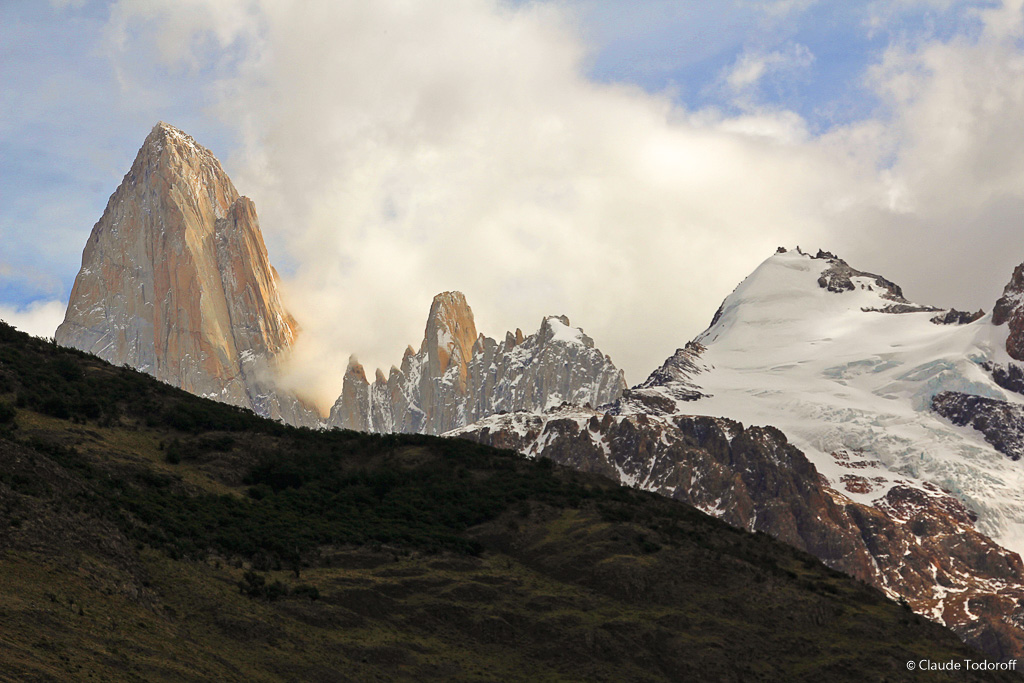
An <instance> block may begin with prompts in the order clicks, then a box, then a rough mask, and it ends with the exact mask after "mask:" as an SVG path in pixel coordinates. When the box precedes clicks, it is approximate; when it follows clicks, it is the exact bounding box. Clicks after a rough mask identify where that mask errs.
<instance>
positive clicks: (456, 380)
mask: <svg viewBox="0 0 1024 683" xmlns="http://www.w3.org/2000/svg"><path fill="white" fill-rule="evenodd" d="M625 388H626V381H625V379H624V377H623V374H622V371H621V370H619V369H618V368H616V367H615V365H614V364H613V363H612V361H611V358H609V357H608V356H606V355H605V354H603V353H601V351H600V350H598V349H597V348H595V346H594V340H592V339H591V338H590V337H588V336H587V335H585V334H584V333H583V330H581V329H579V328H574V327H570V325H569V318H567V317H566V316H564V315H563V316H548V317H546V318H544V319H543V320H542V321H541V325H540V329H539V330H538V331H537V332H536V333H535V334H532V335H530V336H529V337H524V336H523V333H522V331H521V330H518V329H517V330H516V331H515V333H512V332H508V333H506V335H505V340H504V341H503V342H498V341H497V340H495V339H491V338H490V337H487V336H484V335H483V334H478V333H477V330H476V323H475V322H474V321H473V311H472V310H471V309H470V308H469V304H467V303H466V297H465V296H463V294H462V292H442V293H441V294H438V295H437V296H435V297H434V300H433V302H432V303H431V305H430V314H429V315H428V316H427V325H426V329H425V330H424V333H423V342H422V343H421V344H420V350H419V352H415V351H413V349H412V347H409V348H408V349H407V350H406V352H405V356H404V358H403V359H402V365H401V367H400V368H399V367H392V368H391V373H390V375H389V376H388V378H387V379H386V380H385V379H384V375H383V373H381V372H380V371H379V370H378V371H377V375H376V380H375V381H374V383H373V384H372V385H370V384H369V383H368V381H367V379H366V373H365V372H364V371H363V368H362V366H360V365H359V364H358V363H356V362H355V360H354V359H353V360H351V361H350V362H349V366H348V370H347V371H346V373H345V384H344V388H343V389H342V392H341V396H340V397H339V398H338V401H337V402H336V403H335V405H334V408H333V409H332V410H331V416H330V420H329V422H328V424H329V425H331V426H335V427H342V428H346V429H357V430H360V431H371V432H409V433H425V434H442V433H444V432H446V431H449V430H451V429H456V428H458V427H463V426H465V425H466V424H468V423H470V422H473V421H475V420H479V419H481V418H483V417H486V416H488V415H493V414H494V413H498V412H503V411H515V410H526V411H532V412H541V411H544V410H546V409H549V408H552V407H554V406H558V405H561V404H562V403H563V402H567V403H573V404H577V405H584V404H587V403H589V404H590V405H593V406H597V405H601V404H604V403H610V402H612V401H614V400H615V399H617V398H618V397H619V396H620V395H621V394H622V390H623V389H625Z"/></svg>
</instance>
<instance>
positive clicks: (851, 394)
mask: <svg viewBox="0 0 1024 683" xmlns="http://www.w3.org/2000/svg"><path fill="white" fill-rule="evenodd" d="M947 316H948V313H947V312H946V311H937V310H936V309H934V308H930V307H927V306H920V305H917V304H912V303H910V302H908V301H906V299H904V298H903V296H902V292H901V291H900V290H899V288H898V287H897V286H896V285H894V284H893V283H891V282H889V281H888V280H885V279H884V278H881V277H880V276H877V275H873V274H870V273H864V272H861V271H857V270H854V269H853V268H851V267H850V266H848V265H847V264H846V263H845V262H843V261H842V260H840V259H837V258H835V257H833V256H832V255H831V254H826V253H819V255H818V256H817V257H811V256H810V255H808V254H803V253H801V252H799V251H791V252H786V253H778V254H776V255H774V256H773V257H771V258H769V259H768V260H767V261H765V262H764V263H763V264H761V266H759V267H758V268H757V269H756V270H755V271H754V272H753V273H752V274H751V275H750V276H749V277H748V278H747V279H746V280H744V281H743V282H742V283H741V284H740V285H739V286H738V287H737V288H736V290H735V291H734V292H733V293H732V294H731V295H730V296H729V297H728V298H726V300H725V301H724V302H723V303H722V306H721V308H720V309H719V312H718V313H717V314H716V316H715V320H714V322H713V323H712V325H711V326H710V327H709V328H708V329H707V330H706V331H705V332H704V333H703V334H701V335H700V336H698V337H697V338H696V340H695V345H694V346H693V347H691V348H692V349H694V350H695V351H694V353H692V356H693V358H692V360H691V363H692V364H693V367H692V368H687V369H685V370H684V371H682V372H680V373H679V376H678V377H674V378H668V379H666V380H660V379H658V378H657V377H652V379H650V380H648V382H645V383H644V385H641V388H638V393H639V394H640V395H646V396H647V397H648V400H647V402H646V404H649V403H650V397H652V396H657V397H661V398H663V399H665V400H672V401H673V402H674V406H673V407H672V408H671V409H670V412H684V413H688V414H698V415H715V416H727V417H730V418H732V419H736V420H739V421H741V422H744V423H746V424H769V425H773V426H775V427H778V428H779V429H781V430H782V431H783V432H784V433H785V434H786V436H787V437H788V438H789V440H790V441H791V442H792V443H793V444H794V445H796V446H797V447H798V448H800V449H801V450H802V451H803V452H804V453H805V454H806V455H807V457H808V458H809V459H810V460H811V462H813V463H814V465H815V467H816V468H817V470H818V471H819V472H820V473H822V474H823V475H825V477H827V478H828V480H829V483H830V484H831V485H832V486H834V487H835V488H837V489H839V490H842V491H843V492H844V493H845V494H846V495H847V496H849V497H850V498H852V499H854V500H856V501H858V502H861V503H865V504H873V503H874V502H875V501H878V500H880V499H883V498H884V496H885V494H886V493H887V492H888V491H889V490H890V489H891V488H892V487H893V486H895V485H897V484H898V483H900V482H910V483H912V484H914V485H921V484H923V482H930V483H932V484H934V485H937V486H939V487H941V488H943V489H946V490H948V491H951V492H952V493H953V494H954V495H955V496H956V497H957V498H959V499H960V500H961V501H962V502H963V503H964V504H965V505H966V506H967V507H968V508H970V509H971V510H973V511H974V512H975V513H977V515H978V528H979V529H980V530H981V531H983V532H984V533H986V534H988V535H990V536H992V537H993V538H994V539H996V540H997V541H998V542H1000V543H1001V544H1002V545H1004V546H1006V547H1008V548H1011V549H1012V550H1015V551H1017V552H1022V551H1024V467H1021V465H1020V464H1019V463H1016V462H1014V461H1013V460H1011V459H1010V458H1008V457H1007V456H1006V455H1005V454H1003V453H1000V452H999V451H997V450H996V449H995V448H994V447H993V446H992V445H991V444H989V443H987V442H986V440H985V437H984V435H983V434H982V433H981V432H979V431H977V430H974V429H970V428H965V427H958V426H956V425H954V424H952V423H951V422H950V421H949V420H948V419H946V418H944V417H942V416H941V415H940V414H938V413H937V412H935V411H934V410H933V409H932V403H933V398H934V397H935V396H936V395H938V394H940V393H942V392H957V393H960V394H968V395H974V396H981V397H986V398H990V399H996V400H999V401H1004V402H1009V403H1013V404H1024V396H1021V395H1020V394H1017V393H1015V392H1013V391H1009V390H1007V389H1005V388H1003V387H1001V386H999V384H998V383H997V382H996V381H995V379H994V378H993V376H992V373H991V372H990V371H989V370H988V369H986V368H987V367H993V366H1001V367H1007V366H1008V365H1009V364H1010V363H1012V359H1011V358H1010V357H1009V355H1008V354H1007V352H1006V341H1007V334H1008V329H1009V328H1008V327H1007V326H997V325H994V324H993V323H992V316H990V315H980V316H979V315H978V314H974V315H973V316H966V318H965V317H963V316H961V319H970V318H972V317H973V318H974V319H973V320H972V321H970V322H966V323H965V324H957V323H953V324H947V323H945V322H943V321H944V320H945V319H946V317H947ZM954 317H955V316H954ZM677 355H678V354H677ZM656 375H657V373H656ZM681 388H685V389H686V390H687V391H696V392H699V393H700V396H699V397H697V400H684V399H680V398H679V391H680V389H681ZM631 393H632V392H631ZM646 404H645V405H646ZM851 464H856V465H857V466H856V467H851Z"/></svg>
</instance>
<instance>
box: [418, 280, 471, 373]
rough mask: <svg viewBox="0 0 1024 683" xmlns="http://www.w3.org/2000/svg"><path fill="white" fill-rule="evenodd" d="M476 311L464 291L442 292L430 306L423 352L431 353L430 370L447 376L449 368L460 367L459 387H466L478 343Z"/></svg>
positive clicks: (429, 356) (424, 334)
mask: <svg viewBox="0 0 1024 683" xmlns="http://www.w3.org/2000/svg"><path fill="white" fill-rule="evenodd" d="M476 337H477V332H476V322H475V321H474V320H473V311H472V309H470V307H469V304H468V303H466V297H465V295H463V294H462V292H457V291H451V292H441V293H440V294H438V295H436V296H435V297H434V300H433V301H432V302H431V304H430V314H429V315H428V316H427V326H426V329H425V330H424V333H423V344H422V346H421V347H420V348H421V350H424V351H426V352H427V358H428V363H429V365H430V369H431V371H433V372H436V373H438V374H443V373H444V372H445V371H446V370H447V369H448V368H449V367H451V366H456V367H458V368H459V386H460V388H461V389H462V390H463V391H464V390H465V386H466V363H468V362H469V359H470V358H472V356H473V344H474V343H475V342H476Z"/></svg>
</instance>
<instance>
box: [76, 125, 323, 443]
mask: <svg viewBox="0 0 1024 683" xmlns="http://www.w3.org/2000/svg"><path fill="white" fill-rule="evenodd" d="M277 282H278V277H277V273H276V271H275V270H274V269H273V267H272V266H271V265H270V261H269V259H268V257H267V249H266V246H265V245H264V242H263V236H262V234H261V233H260V228H259V221H258V219H257V216H256V209H255V207H254V205H253V203H252V201H251V200H249V199H248V198H246V197H241V196H239V194H238V192H237V190H236V189H235V187H234V185H233V184H232V183H231V180H230V179H229V178H228V176H227V174H226V173H225V172H224V170H223V169H222V168H221V165H220V162H218V161H217V159H216V157H214V155H213V154H212V153H211V152H210V150H208V149H206V148H205V147H202V146H201V145H199V144H197V143H196V142H195V140H193V139H192V138H191V137H190V136H188V135H186V134H185V133H183V132H182V131H180V130H178V129H177V128H174V127H173V126H169V125H167V124H165V123H162V122H161V123H158V124H157V125H156V126H155V127H154V128H153V130H152V132H150V134H149V136H148V137H147V138H146V141H145V143H144V144H143V145H142V148H141V149H140V150H139V153H138V155H137V156H136V158H135V161H134V163H133V164H132V168H131V170H130V171H129V172H128V174H127V175H125V177H124V180H122V182H121V184H120V186H119V187H118V188H117V190H116V191H115V192H114V194H113V195H112V196H111V198H110V200H109V202H108V203H107V207H106V210H105V211H104V212H103V216H102V217H101V218H100V220H99V221H98V222H97V223H96V225H95V226H94V227H93V230H92V234H91V235H90V236H89V240H88V242H87V243H86V246H85V251H84V253H83V254H82V268H81V270H80V271H79V273H78V276H77V277H76V278H75V284H74V287H73V289H72V291H71V298H70V301H69V303H68V310H67V313H66V315H65V318H64V322H63V323H62V324H61V325H60V327H59V328H58V329H57V332H56V340H57V343H59V344H62V345H65V346H72V347H75V348H78V349H82V350H83V351H88V352H91V353H95V354H96V355H97V356H99V357H100V358H103V359H104V360H107V361H110V362H111V363H116V364H118V365H121V364H127V365H130V366H131V367H134V368H136V369H138V370H142V371H144V372H148V373H149V374H151V375H153V376H155V377H156V378H157V379H160V380H163V381H165V382H168V383H170V384H173V385H175V386H178V387H181V388H182V389H185V390H186V391H189V392H191V393H194V394H198V395H202V396H207V397H210V398H215V399H217V400H221V401H224V402H226V403H231V404H233V405H237V406H242V407H246V408H251V409H253V410H255V411H256V412H258V413H260V414H263V415H266V416H269V417H273V418H276V419H282V420H285V421H287V422H292V423H298V424H308V423H311V422H313V420H314V415H313V414H312V413H311V412H309V411H308V410H307V409H306V407H305V406H303V405H302V404H301V403H300V402H299V401H298V400H297V399H295V398H294V397H292V396H289V395H286V394H282V393H280V392H278V391H277V389H276V388H275V385H274V381H273V372H274V364H275V360H276V359H277V358H278V357H279V356H280V355H281V354H282V353H284V352H285V351H286V350H287V349H288V348H289V347H290V346H291V344H292V343H293V342H294V340H295V336H296V333H297V326H296V324H295V321H294V319H293V318H292V317H291V315H289V314H288V312H287V311H286V310H285V308H284V305H283V304H282V302H281V297H280V293H279V291H278V284H277Z"/></svg>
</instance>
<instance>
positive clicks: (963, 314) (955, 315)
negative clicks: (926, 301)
mask: <svg viewBox="0 0 1024 683" xmlns="http://www.w3.org/2000/svg"><path fill="white" fill-rule="evenodd" d="M984 315H985V311H984V310H983V309H980V308H979V309H978V310H977V311H975V312H974V313H971V312H969V311H958V310H957V309H955V308H951V309H949V310H948V311H946V312H945V313H944V314H942V315H937V316H935V317H934V318H932V319H931V321H932V322H933V323H935V324H936V325H968V324H970V323H973V322H974V321H975V320H979V319H981V318H982V317H983V316H984Z"/></svg>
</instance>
